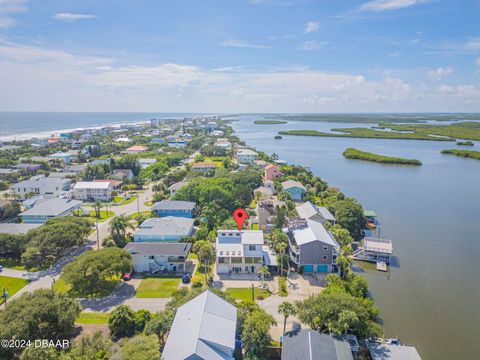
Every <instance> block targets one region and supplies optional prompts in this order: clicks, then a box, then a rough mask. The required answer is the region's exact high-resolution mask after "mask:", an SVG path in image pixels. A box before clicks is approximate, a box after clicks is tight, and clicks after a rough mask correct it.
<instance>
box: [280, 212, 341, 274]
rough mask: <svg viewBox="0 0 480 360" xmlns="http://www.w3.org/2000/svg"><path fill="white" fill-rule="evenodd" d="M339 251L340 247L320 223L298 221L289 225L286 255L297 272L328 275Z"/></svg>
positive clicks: (304, 220)
mask: <svg viewBox="0 0 480 360" xmlns="http://www.w3.org/2000/svg"><path fill="white" fill-rule="evenodd" d="M339 251H340V245H339V244H338V243H337V241H336V240H335V238H334V237H333V235H332V234H331V233H330V232H329V231H328V230H327V229H325V227H324V226H323V225H322V223H320V222H318V221H315V220H310V219H298V220H294V221H292V222H291V223H290V226H289V227H288V253H289V256H290V260H291V261H292V262H293V264H294V265H295V267H296V268H297V269H298V270H300V269H302V270H303V272H306V273H312V272H320V273H330V272H332V271H333V266H334V265H335V264H336V260H337V256H338V253H339Z"/></svg>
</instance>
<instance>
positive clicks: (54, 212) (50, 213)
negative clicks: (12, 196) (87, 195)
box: [18, 198, 82, 224]
mask: <svg viewBox="0 0 480 360" xmlns="http://www.w3.org/2000/svg"><path fill="white" fill-rule="evenodd" d="M80 205H82V202H81V201H77V200H69V199H58V198H55V199H44V200H41V201H38V202H37V203H36V204H35V206H34V207H32V208H31V209H28V210H27V211H24V212H22V213H20V214H19V215H18V216H20V217H21V218H22V221H23V222H24V223H25V224H43V223H45V222H47V221H48V220H50V219H53V218H57V217H62V216H68V215H70V214H72V213H73V212H74V211H75V210H78V209H80Z"/></svg>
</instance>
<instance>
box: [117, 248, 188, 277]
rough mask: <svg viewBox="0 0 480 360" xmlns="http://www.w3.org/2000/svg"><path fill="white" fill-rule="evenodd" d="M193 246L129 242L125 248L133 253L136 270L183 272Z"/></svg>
mask: <svg viewBox="0 0 480 360" xmlns="http://www.w3.org/2000/svg"><path fill="white" fill-rule="evenodd" d="M191 247H192V244H190V243H163V242H129V243H128V244H127V245H126V246H125V250H127V251H128V252H129V253H130V254H131V255H132V260H133V268H134V270H135V271H136V272H151V273H155V272H158V271H163V270H168V271H173V272H183V271H185V270H186V267H185V261H186V260H187V256H188V254H189V252H190V249H191Z"/></svg>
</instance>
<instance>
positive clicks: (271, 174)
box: [263, 164, 283, 181]
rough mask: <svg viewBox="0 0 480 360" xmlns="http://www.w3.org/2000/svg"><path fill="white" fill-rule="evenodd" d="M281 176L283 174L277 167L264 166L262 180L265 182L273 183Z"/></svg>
mask: <svg viewBox="0 0 480 360" xmlns="http://www.w3.org/2000/svg"><path fill="white" fill-rule="evenodd" d="M282 175H283V174H282V172H281V171H280V169H279V168H278V166H277V165H274V164H268V165H267V166H265V169H264V170H263V178H264V179H265V180H270V181H273V180H275V179H276V178H277V177H279V176H282Z"/></svg>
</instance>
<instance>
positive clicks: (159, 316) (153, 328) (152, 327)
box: [145, 309, 175, 348]
mask: <svg viewBox="0 0 480 360" xmlns="http://www.w3.org/2000/svg"><path fill="white" fill-rule="evenodd" d="M174 317H175V314H174V313H173V311H171V310H168V309H167V310H164V311H160V312H158V313H156V314H154V315H153V316H152V318H151V319H150V321H148V323H147V325H146V326H145V334H147V335H157V336H158V342H159V343H160V348H163V346H165V337H166V335H167V334H168V332H169V331H170V328H171V327H172V323H173V319H174Z"/></svg>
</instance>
